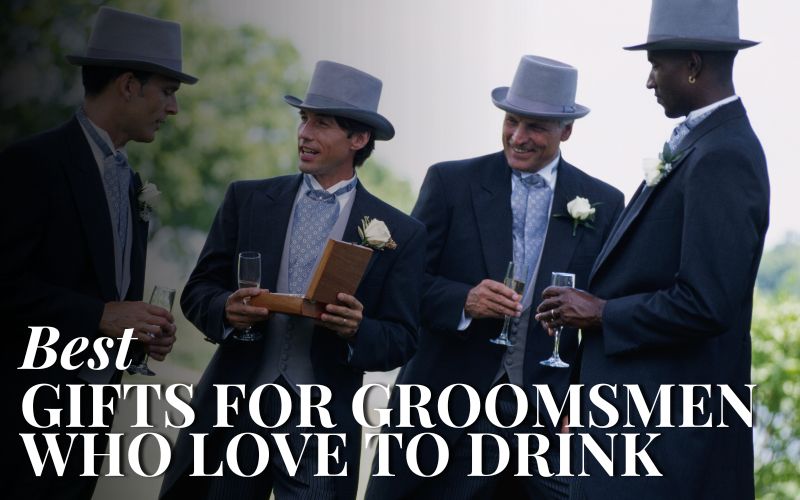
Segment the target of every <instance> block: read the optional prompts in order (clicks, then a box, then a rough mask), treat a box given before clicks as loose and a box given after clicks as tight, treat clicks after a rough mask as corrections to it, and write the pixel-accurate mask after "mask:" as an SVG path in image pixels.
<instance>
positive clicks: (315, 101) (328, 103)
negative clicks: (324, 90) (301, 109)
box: [303, 92, 377, 113]
mask: <svg viewBox="0 0 800 500" xmlns="http://www.w3.org/2000/svg"><path fill="white" fill-rule="evenodd" d="M303 104H305V105H308V106H324V107H328V108H350V109H353V110H359V111H367V112H370V113H376V112H377V111H376V108H377V106H375V107H372V106H370V107H366V106H359V105H357V104H353V103H350V102H347V101H342V100H340V99H337V98H335V97H330V96H326V95H321V94H314V93H311V92H309V93H307V94H306V99H305V101H304V102H303Z"/></svg>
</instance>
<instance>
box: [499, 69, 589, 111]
mask: <svg viewBox="0 0 800 500" xmlns="http://www.w3.org/2000/svg"><path fill="white" fill-rule="evenodd" d="M577 86H578V70H577V69H575V68H574V67H572V66H570V65H568V64H564V63H562V62H559V61H555V60H553V59H547V58H546V57H539V56H522V59H521V60H520V61H519V66H517V72H516V74H514V81H513V82H512V83H511V87H498V88H496V89H494V90H493V91H492V101H493V102H494V105H495V106H497V107H498V108H500V109H503V110H505V111H509V112H511V113H515V114H519V115H523V116H532V117H536V118H553V119H575V118H581V117H584V116H586V115H587V114H588V113H589V108H587V107H586V106H581V105H580V104H576V103H575V91H576V89H577Z"/></svg>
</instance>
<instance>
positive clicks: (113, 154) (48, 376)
mask: <svg viewBox="0 0 800 500" xmlns="http://www.w3.org/2000/svg"><path fill="white" fill-rule="evenodd" d="M68 60H69V61H70V62H72V63H73V64H76V65H80V66H82V74H83V85H84V90H85V98H84V100H83V103H82V105H81V106H80V108H79V109H78V111H77V112H76V114H75V117H73V118H72V119H71V120H69V121H68V122H67V123H66V124H64V125H62V126H61V127H59V128H56V129H53V130H50V131H47V132H44V133H42V134H39V135H37V136H34V137H32V138H29V139H26V140H23V141H21V142H19V143H17V144H14V145H12V146H11V147H10V148H8V149H7V150H6V151H4V152H3V153H2V155H0V165H2V170H3V172H4V174H5V175H7V176H10V177H11V178H10V179H7V180H6V182H7V183H8V185H10V186H13V189H9V190H6V193H5V194H4V195H3V196H2V197H0V198H2V203H3V206H2V208H1V209H0V211H2V212H3V213H4V214H6V215H8V216H7V217H4V219H3V220H4V223H3V232H4V241H5V242H6V243H4V245H3V249H2V256H0V266H2V267H0V274H2V279H0V283H2V285H0V286H2V289H1V290H2V300H1V301H0V302H2V308H3V310H2V312H3V318H4V321H5V322H6V323H5V325H6V331H7V333H8V335H6V338H7V340H8V343H7V344H6V346H5V348H4V349H3V351H4V362H3V366H4V367H5V368H10V369H12V370H13V369H14V368H15V367H18V366H20V365H22V361H23V357H24V356H25V352H26V347H27V344H28V340H29V332H30V329H29V327H31V326H34V325H47V326H50V327H52V328H55V329H57V330H58V333H59V337H58V340H57V341H56V342H55V344H54V345H52V346H51V348H52V349H55V350H56V351H62V350H64V349H65V347H66V346H67V344H68V343H71V344H74V343H75V342H73V341H77V340H78V338H79V337H84V338H85V337H88V338H89V339H90V340H94V338H95V337H111V338H117V337H121V336H122V334H123V330H124V329H126V328H133V329H134V335H135V336H136V338H137V339H138V341H137V342H136V344H139V343H141V344H143V345H144V346H145V348H146V350H147V352H148V353H149V354H150V356H152V357H153V358H155V359H158V360H161V359H164V356H166V355H167V353H169V352H170V350H171V349H172V344H173V342H174V341H175V326H174V324H173V318H172V315H171V314H170V313H169V311H167V310H166V309H163V308H161V307H157V306H152V305H149V304H145V303H143V302H141V300H142V295H143V286H144V269H145V255H146V249H147V226H148V224H147V220H146V218H147V217H146V216H144V217H143V208H145V207H144V206H143V204H142V202H141V200H140V199H137V197H138V194H139V191H140V189H141V186H142V183H141V181H140V179H139V176H138V175H137V174H134V173H133V171H132V170H131V167H130V166H129V165H128V161H127V157H126V154H125V145H126V144H127V143H128V142H129V141H137V142H151V141H153V140H154V138H155V134H156V131H157V130H158V128H159V127H160V126H161V125H162V124H163V123H164V121H165V120H166V119H167V117H168V116H170V115H174V114H176V113H177V112H178V105H177V101H176V99H175V93H176V91H177V90H178V87H179V86H180V84H181V82H185V83H194V82H195V81H197V79H196V78H194V77H193V76H190V75H187V74H185V73H183V72H182V70H181V35H180V26H179V25H178V24H177V23H173V22H169V21H163V20H160V19H154V18H150V17H145V16H141V15H138V14H132V13H129V12H123V11H119V10H115V9H110V8H106V7H103V8H101V9H100V10H99V12H98V14H97V18H96V20H95V23H94V26H93V29H92V34H91V38H90V40H89V44H88V47H87V49H86V52H85V54H84V55H81V56H77V55H76V56H69V57H68ZM23 207H24V210H23V209H22V208H23ZM6 221H7V223H6ZM44 341H45V339H43V340H42V342H41V343H44ZM90 352H91V349H86V350H83V351H82V352H80V353H79V354H77V355H75V356H73V357H72V359H71V362H72V364H73V365H75V366H79V368H77V369H72V370H67V369H65V368H63V367H62V365H61V363H55V365H54V366H52V367H51V368H47V369H43V370H25V369H23V370H16V373H15V374H14V375H13V380H15V381H16V382H15V383H14V384H13V388H12V389H11V390H10V392H11V393H12V394H13V399H12V402H13V404H12V407H14V408H15V411H13V412H12V414H13V415H15V417H13V418H16V419H18V421H17V422H15V424H16V425H15V427H14V429H15V433H26V432H34V433H41V432H42V430H41V429H38V428H36V427H33V425H34V424H36V423H38V424H42V423H46V422H49V421H50V413H49V412H52V411H53V409H58V411H61V418H62V421H61V423H62V425H65V424H66V420H65V419H66V415H67V414H69V411H70V405H69V403H68V401H69V398H67V397H65V396H64V390H65V385H66V384H81V383H96V384H108V383H111V384H113V383H118V382H119V380H120V378H121V372H120V371H118V370H116V369H115V367H114V364H113V362H112V363H110V364H108V363H107V364H106V366H107V367H106V368H105V369H100V370H94V369H90V368H89V364H90V363H92V364H93V363H95V362H97V361H98V359H97V357H96V356H95V355H92V356H90ZM112 360H113V357H112ZM35 364H36V365H38V363H35ZM93 366H96V365H93ZM11 379H12V378H11V377H9V378H6V380H11ZM39 383H47V384H53V385H60V386H61V390H62V391H61V396H62V397H61V398H58V396H57V395H55V394H53V393H52V392H47V391H39V392H38V393H37V394H36V397H35V400H34V408H33V409H34V417H35V419H36V422H30V421H27V420H23V418H22V417H21V416H19V415H20V414H21V412H20V408H21V406H20V404H19V403H20V402H21V400H22V397H23V394H24V393H25V392H26V391H27V390H28V389H30V388H31V387H32V386H34V385H36V384H39ZM114 398H115V395H114V394H112V393H111V392H109V393H108V394H106V395H105V399H104V401H105V400H108V399H111V400H114ZM80 401H81V402H80V414H81V424H83V425H88V424H89V422H90V420H89V418H90V416H91V415H92V405H91V402H92V399H91V398H90V397H87V396H86V394H84V395H83V397H82V398H81V400H80ZM105 416H106V417H113V415H110V416H109V415H105ZM111 420H112V418H105V421H104V424H105V427H102V428H96V427H93V428H91V430H88V431H87V432H90V433H101V434H100V439H97V440H95V441H94V453H104V451H105V446H106V435H105V432H106V431H108V429H109V428H110V426H111ZM50 431H52V429H50V430H49V431H48V432H50ZM70 432H81V431H80V430H77V431H76V430H75V429H71V430H70ZM59 436H60V437H59V439H63V441H59V443H60V445H61V450H62V453H64V454H65V455H66V449H67V447H68V446H69V439H68V438H67V435H66V434H63V435H59ZM37 444H38V446H39V452H40V454H41V455H42V456H44V443H43V442H39V441H37ZM88 451H91V450H88ZM83 452H84V443H83V440H81V439H75V440H74V442H73V443H72V448H71V451H70V453H69V460H68V461H67V464H66V468H65V469H64V470H63V471H60V472H59V473H58V474H57V471H56V467H55V466H54V465H53V461H52V460H46V461H45V462H46V463H45V466H44V470H43V472H42V473H41V477H35V476H34V470H33V466H32V465H31V461H29V460H28V458H27V457H28V455H27V453H26V452H25V448H24V446H23V443H22V440H21V439H20V437H19V436H17V435H15V436H14V443H13V446H12V448H11V449H10V450H9V449H8V448H6V452H4V453H3V456H4V459H3V464H4V465H3V471H4V473H5V474H6V475H7V476H8V477H9V478H10V479H11V482H10V486H9V483H8V482H6V483H5V484H4V486H5V487H6V488H9V487H10V491H9V490H8V489H6V491H5V493H6V496H8V497H9V498H22V497H25V498H90V497H91V495H92V491H93V490H94V487H95V483H96V481H97V476H94V477H93V476H92V475H91V474H92V473H93V472H94V473H98V472H99V466H100V463H101V462H102V455H97V456H96V457H95V460H94V463H95V465H96V469H95V470H94V471H92V470H86V471H85V470H84V457H83ZM7 460H8V462H9V463H8V464H6V461H7ZM83 472H87V474H89V475H87V476H85V477H81V473H83Z"/></svg>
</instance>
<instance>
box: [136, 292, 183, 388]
mask: <svg viewBox="0 0 800 500" xmlns="http://www.w3.org/2000/svg"><path fill="white" fill-rule="evenodd" d="M173 302H175V290H173V289H172V288H167V287H164V286H156V287H155V288H153V293H152V294H151V295H150V304H153V305H154V306H159V307H163V308H164V309H166V310H167V311H169V312H172V303H173ZM148 335H150V336H151V337H152V336H153V335H152V334H148ZM149 357H150V356H149V355H148V354H147V350H146V349H144V350H142V351H140V352H138V353H137V354H135V355H134V356H133V359H132V360H131V364H130V366H128V373H138V374H139V375H147V376H148V377H152V376H153V375H155V374H156V372H154V371H153V370H151V369H150V367H149V366H147V360H148V359H149Z"/></svg>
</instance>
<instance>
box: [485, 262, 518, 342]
mask: <svg viewBox="0 0 800 500" xmlns="http://www.w3.org/2000/svg"><path fill="white" fill-rule="evenodd" d="M521 267H523V266H517V265H516V264H514V261H513V260H512V261H509V262H508V268H507V269H506V277H505V279H503V284H504V285H505V286H507V287H508V288H510V289H512V290H514V292H516V293H517V294H518V295H519V296H520V297H522V293H523V292H524V291H525V279H526V276H525V275H521V273H520V271H521V269H520V268H521ZM526 274H527V273H526ZM510 326H511V316H505V317H504V318H503V329H502V330H501V331H500V335H498V336H497V337H495V338H493V339H489V342H491V343H493V344H498V345H504V346H506V347H510V346H513V345H514V343H513V342H511V341H510V340H509V339H508V328H509V327H510Z"/></svg>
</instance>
